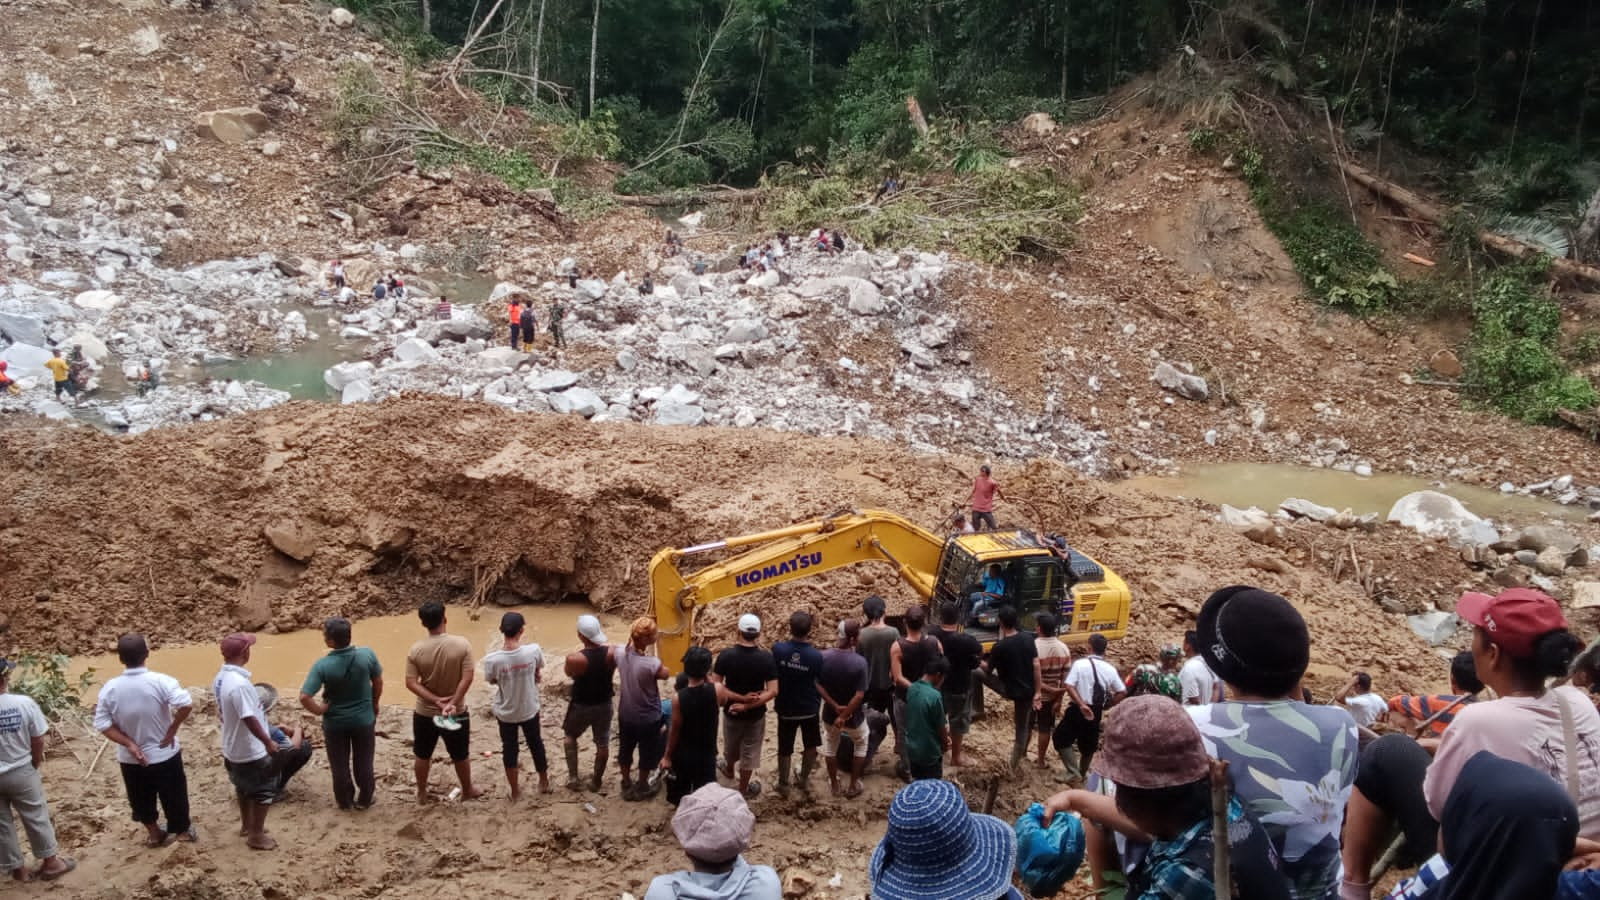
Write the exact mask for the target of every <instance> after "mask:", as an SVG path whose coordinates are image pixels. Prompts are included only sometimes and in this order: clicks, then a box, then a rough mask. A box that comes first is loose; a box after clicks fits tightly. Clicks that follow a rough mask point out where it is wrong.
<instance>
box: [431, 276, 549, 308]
mask: <svg viewBox="0 0 1600 900" xmlns="http://www.w3.org/2000/svg"><path fill="white" fill-rule="evenodd" d="M421 277H422V278H423V280H425V281H427V282H428V283H429V284H431V285H433V287H434V289H435V290H436V291H438V294H439V296H441V297H443V296H449V297H450V299H452V300H454V301H455V302H456V303H462V304H467V305H469V306H470V305H472V304H475V303H482V302H484V301H485V300H488V299H489V295H490V294H492V293H494V286H495V285H497V284H499V283H500V282H499V281H498V280H497V279H496V278H495V277H494V276H493V275H483V274H479V273H476V272H472V273H461V272H423V273H422V276H421ZM523 287H528V285H526V284H524V285H523Z"/></svg>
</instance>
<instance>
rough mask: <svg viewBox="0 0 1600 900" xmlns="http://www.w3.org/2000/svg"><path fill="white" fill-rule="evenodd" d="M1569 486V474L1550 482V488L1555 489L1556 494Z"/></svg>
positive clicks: (1570, 480)
mask: <svg viewBox="0 0 1600 900" xmlns="http://www.w3.org/2000/svg"><path fill="white" fill-rule="evenodd" d="M1570 487H1572V476H1571V475H1563V476H1561V477H1560V478H1557V479H1556V480H1555V481H1552V482H1550V490H1552V491H1555V492H1556V493H1558V494H1559V493H1562V492H1564V491H1566V490H1567V489H1568V488H1570Z"/></svg>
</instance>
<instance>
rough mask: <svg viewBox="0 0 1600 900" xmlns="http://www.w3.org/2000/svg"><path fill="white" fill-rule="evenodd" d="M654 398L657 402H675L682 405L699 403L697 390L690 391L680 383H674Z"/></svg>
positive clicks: (696, 404)
mask: <svg viewBox="0 0 1600 900" xmlns="http://www.w3.org/2000/svg"><path fill="white" fill-rule="evenodd" d="M655 399H656V400H657V401H658V402H664V403H677V404H681V405H683V406H698V405H699V404H700V393H699V392H698V391H691V390H689V389H688V388H686V387H684V386H683V385H681V384H674V385H673V386H672V387H671V388H670V389H668V390H667V391H666V392H665V393H663V394H661V396H659V397H657V398H655Z"/></svg>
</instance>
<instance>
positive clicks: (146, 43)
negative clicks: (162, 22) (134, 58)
mask: <svg viewBox="0 0 1600 900" xmlns="http://www.w3.org/2000/svg"><path fill="white" fill-rule="evenodd" d="M128 45H129V46H130V47H132V48H133V52H135V53H137V54H139V55H140V56H149V55H150V54H152V53H155V52H156V51H158V50H160V49H161V32H159V31H157V30H156V27H155V26H154V25H146V26H145V27H143V28H141V29H139V30H138V31H135V32H134V33H133V34H130V35H128Z"/></svg>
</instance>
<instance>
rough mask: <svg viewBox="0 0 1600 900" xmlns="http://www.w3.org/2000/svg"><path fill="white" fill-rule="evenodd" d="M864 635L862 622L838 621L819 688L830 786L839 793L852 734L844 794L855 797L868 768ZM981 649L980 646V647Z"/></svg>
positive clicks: (859, 794) (823, 665)
mask: <svg viewBox="0 0 1600 900" xmlns="http://www.w3.org/2000/svg"><path fill="white" fill-rule="evenodd" d="M860 638H861V623H860V622H857V621H856V620H855V619H845V620H844V621H843V622H840V623H839V643H838V645H837V646H836V647H834V648H833V649H832V650H829V651H828V652H827V653H824V654H822V672H821V675H820V676H819V678H818V679H817V691H818V693H820V694H821V695H822V701H823V703H824V704H825V705H824V706H823V708H822V716H823V720H822V724H823V726H824V729H823V731H824V734H825V735H826V737H825V738H824V739H823V743H822V755H823V758H824V759H825V760H826V762H827V765H828V785H829V787H831V788H832V790H833V795H834V796H835V797H838V796H841V794H840V793H839V744H840V736H841V735H849V736H850V750H851V764H850V787H849V788H848V789H847V790H846V791H845V792H844V793H843V795H842V796H844V797H846V798H849V799H854V798H856V797H859V796H861V792H862V791H863V790H865V788H863V787H862V785H861V773H862V772H864V771H866V768H867V714H866V710H865V708H864V707H863V704H864V703H865V702H866V697H867V660H866V658H865V657H863V656H862V655H861V654H859V653H857V652H856V642H857V641H858V640H860ZM980 650H981V648H980Z"/></svg>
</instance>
